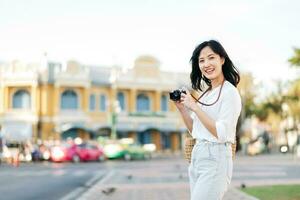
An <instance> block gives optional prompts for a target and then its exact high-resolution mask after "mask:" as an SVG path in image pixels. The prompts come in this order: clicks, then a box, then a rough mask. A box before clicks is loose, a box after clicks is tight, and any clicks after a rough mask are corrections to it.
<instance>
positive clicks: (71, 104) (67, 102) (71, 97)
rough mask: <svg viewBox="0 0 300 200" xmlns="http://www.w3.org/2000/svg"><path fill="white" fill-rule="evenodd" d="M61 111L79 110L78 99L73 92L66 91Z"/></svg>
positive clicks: (63, 95) (62, 96)
mask: <svg viewBox="0 0 300 200" xmlns="http://www.w3.org/2000/svg"><path fill="white" fill-rule="evenodd" d="M60 105H61V109H63V110H69V109H72V110H75V109H77V108H78V97H77V94H76V93H75V92H74V91H73V90H66V91H64V92H63V93H62V94H61V104H60Z"/></svg>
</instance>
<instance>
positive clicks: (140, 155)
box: [124, 143, 151, 160]
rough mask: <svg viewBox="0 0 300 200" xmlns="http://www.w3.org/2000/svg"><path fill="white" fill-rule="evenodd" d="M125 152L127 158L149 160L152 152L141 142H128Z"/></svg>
mask: <svg viewBox="0 0 300 200" xmlns="http://www.w3.org/2000/svg"><path fill="white" fill-rule="evenodd" d="M124 149H125V154H124V159H125V160H140V159H144V160H148V159H150V158H151V152H149V151H146V150H145V149H144V148H143V146H142V145H141V144H138V143H132V144H127V145H125V146H124Z"/></svg>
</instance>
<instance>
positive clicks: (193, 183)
mask: <svg viewBox="0 0 300 200" xmlns="http://www.w3.org/2000/svg"><path fill="white" fill-rule="evenodd" d="M231 177H232V151H231V144H230V143H226V144H224V143H223V144H220V143H213V142H208V141H197V142H196V144H195V146H194V148H193V151H192V158H191V164H190V166H189V180H190V190H191V200H221V199H222V198H223V196H224V194H225V192H226V191H227V189H228V186H229V184H230V181H231Z"/></svg>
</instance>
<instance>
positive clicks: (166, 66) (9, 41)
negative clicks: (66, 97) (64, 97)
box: [0, 0, 300, 85]
mask: <svg viewBox="0 0 300 200" xmlns="http://www.w3.org/2000/svg"><path fill="white" fill-rule="evenodd" d="M299 11H300V1H298V0H286V1H283V0H270V1H265V0H248V1H246V0H245V1H239V0H227V1H225V0H223V1H221V0H220V1H216V0H210V1H204V0H126V1H125V0H26V1H24V0H0V13H1V15H0V16H1V17H0V61H2V62H4V61H11V60H14V59H20V60H24V61H30V62H34V61H39V60H40V59H41V57H42V55H43V53H44V52H47V55H48V57H49V59H51V60H56V61H66V60H69V59H75V60H77V61H79V62H80V63H82V64H87V65H89V64H90V65H121V66H123V67H125V68H131V67H133V64H134V60H135V59H136V58H137V57H138V56H141V55H152V56H154V57H156V58H157V59H158V60H159V61H160V63H161V69H162V70H167V71H176V72H177V71H178V72H187V73H189V72H190V70H191V66H190V64H189V59H190V57H191V54H192V51H193V50H194V48H195V46H196V45H197V44H199V43H201V42H203V41H205V40H209V39H216V40H218V41H220V42H221V44H222V45H223V46H224V48H225V49H226V51H227V53H228V54H229V56H230V58H231V59H232V60H233V62H234V64H235V65H236V67H237V68H238V69H239V70H240V71H241V72H250V73H252V75H253V76H254V77H255V78H256V80H258V81H263V82H264V84H265V85H268V84H269V85H271V84H273V81H274V80H278V79H280V80H287V79H292V78H294V77H295V71H293V70H292V69H291V68H290V66H289V63H288V62H287V60H288V59H289V58H290V57H291V56H292V55H293V48H294V47H300V37H299V36H300V25H299V19H300V12H299Z"/></svg>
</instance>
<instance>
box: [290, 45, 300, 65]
mask: <svg viewBox="0 0 300 200" xmlns="http://www.w3.org/2000/svg"><path fill="white" fill-rule="evenodd" d="M289 62H290V63H291V66H294V67H300V49H299V48H294V56H293V57H291V58H290V59H289Z"/></svg>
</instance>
